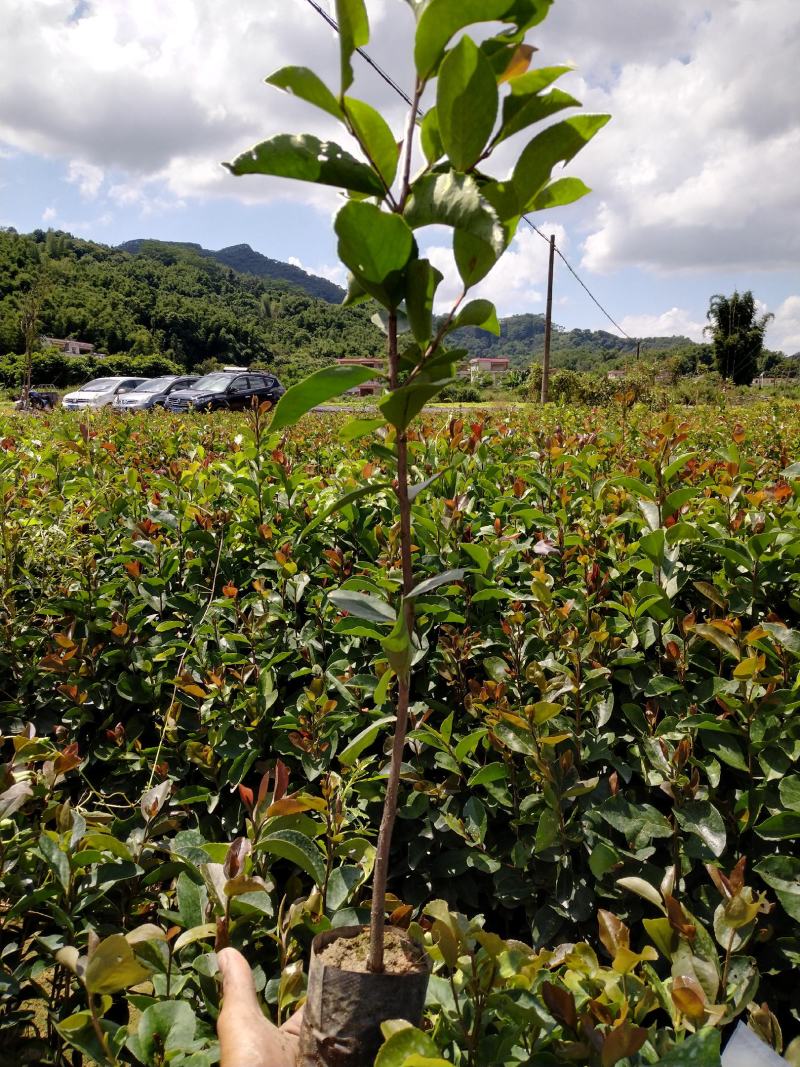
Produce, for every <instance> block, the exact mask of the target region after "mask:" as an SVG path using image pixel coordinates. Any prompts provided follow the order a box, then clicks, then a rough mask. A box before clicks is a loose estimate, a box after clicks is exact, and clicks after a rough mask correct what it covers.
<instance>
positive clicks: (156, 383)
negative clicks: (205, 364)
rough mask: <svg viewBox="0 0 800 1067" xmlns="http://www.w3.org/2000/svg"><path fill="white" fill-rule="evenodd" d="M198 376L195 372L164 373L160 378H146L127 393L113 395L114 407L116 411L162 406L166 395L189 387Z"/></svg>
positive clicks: (142, 409)
mask: <svg viewBox="0 0 800 1067" xmlns="http://www.w3.org/2000/svg"><path fill="white" fill-rule="evenodd" d="M198 377H199V375H197V374H183V375H177V374H166V375H164V376H163V377H162V378H148V379H147V381H144V382H142V384H141V385H137V386H136V388H135V389H132V390H131V391H130V392H129V393H120V395H119V396H115V397H114V407H115V408H116V409H117V410H118V411H147V410H149V409H150V408H157V407H163V406H164V404H165V403H166V401H167V397H168V396H170V395H171V394H172V393H174V392H175V390H176V389H191V388H192V386H193V385H194V383H195V382H196V381H197V379H198Z"/></svg>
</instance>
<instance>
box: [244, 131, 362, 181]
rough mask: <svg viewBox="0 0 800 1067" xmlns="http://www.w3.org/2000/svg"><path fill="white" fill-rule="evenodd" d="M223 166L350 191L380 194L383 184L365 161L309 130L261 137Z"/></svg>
mask: <svg viewBox="0 0 800 1067" xmlns="http://www.w3.org/2000/svg"><path fill="white" fill-rule="evenodd" d="M225 166H226V167H227V168H228V170H229V171H230V172H231V174H235V175H237V176H238V175H242V174H264V175H269V176H272V177H277V178H293V179H294V180H295V181H300V182H314V183H316V184H318V185H333V186H335V187H336V188H338V189H347V190H349V191H350V192H353V193H366V194H367V196H380V195H381V193H382V192H383V186H382V184H381V182H380V179H379V178H378V176H377V175H376V174H375V172H374V171H373V170H372V168H371V167H369V166H368V165H367V164H366V163H361V162H359V160H357V159H356V158H355V157H354V156H351V155H350V153H349V152H345V150H344V149H343V148H340V147H339V145H337V144H334V143H333V141H320V139H319V138H318V137H314V136H312V134H308V133H307V134H294V135H291V134H283V133H282V134H279V135H278V136H277V137H272V138H271V139H270V140H269V141H262V142H261V143H260V144H257V145H255V146H254V147H253V148H251V149H250V150H249V151H248V152H244V153H242V155H240V156H237V157H236V159H234V161H233V162H232V163H226V164H225Z"/></svg>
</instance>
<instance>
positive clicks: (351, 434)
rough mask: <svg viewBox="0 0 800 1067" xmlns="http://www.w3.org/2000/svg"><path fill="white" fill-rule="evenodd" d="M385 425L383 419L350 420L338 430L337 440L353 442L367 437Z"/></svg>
mask: <svg viewBox="0 0 800 1067" xmlns="http://www.w3.org/2000/svg"><path fill="white" fill-rule="evenodd" d="M385 425H386V420H385V419H351V420H350V421H349V422H346V423H345V424H344V426H343V427H342V428H341V430H339V435H338V436H339V440H340V441H354V440H355V439H356V438H357V437H368V436H370V435H371V434H372V433H373V432H374V431H375V430H379V429H380V428H381V426H385Z"/></svg>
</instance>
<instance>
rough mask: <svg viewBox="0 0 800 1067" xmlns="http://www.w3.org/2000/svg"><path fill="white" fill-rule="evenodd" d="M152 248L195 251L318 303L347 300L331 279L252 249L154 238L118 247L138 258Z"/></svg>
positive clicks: (333, 302) (248, 246)
mask: <svg viewBox="0 0 800 1067" xmlns="http://www.w3.org/2000/svg"><path fill="white" fill-rule="evenodd" d="M152 245H161V246H163V247H172V248H182V249H185V250H186V251H191V252H193V253H194V254H195V255H198V256H204V257H205V258H207V259H214V260H216V261H217V263H222V264H224V265H225V266H226V267H230V268H231V269H232V270H235V271H239V273H240V274H254V275H255V276H256V277H257V278H268V279H269V280H270V281H281V282H287V283H288V284H289V285H293V286H295V287H296V288H298V289H302V290H304V291H305V292H306V293H308V295H309V296H315V297H316V298H317V299H318V300H326V301H327V302H328V303H329V304H340V303H341V302H342V300H344V295H345V293H344V289H340V288H339V286H338V285H334V283H333V282H329V281H328V279H327V278H320V277H319V276H318V275H316V274H308V273H307V272H306V271H304V270H302V269H301V268H300V267H296V266H294V264H292V263H283V262H281V260H279V259H270V258H269V256H264V255H262V254H261V253H260V252H256V251H255V250H254V249H252V248H251V247H250V245H231V246H230V247H229V248H220V249H219V251H217V252H214V251H212V250H211V249H209V248H203V247H202V246H201V245H198V244H193V243H192V242H189V241H159V240H156V239H154V238H142V237H139V238H137V239H136V240H134V241H126V242H125V243H124V244H121V245H118V246H117V247H118V248H120V249H121V250H122V251H123V252H130V253H131V254H132V255H136V254H137V253H139V252H141V251H142V249H143V248H146V247H147V246H152Z"/></svg>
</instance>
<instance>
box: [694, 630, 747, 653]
mask: <svg viewBox="0 0 800 1067" xmlns="http://www.w3.org/2000/svg"><path fill="white" fill-rule="evenodd" d="M694 632H695V633H696V634H697V636H698V637H702V638H704V639H705V640H706V641H710V642H711V644H712V645H715V646H716V647H717V648H718V649H720V650H721V651H722V652H727V653H728V654H729V655H731V656H733V658H734V659H737V660H738V659H739V646H738V645H737V644H736V642H735V641H734V640H733V638H732V637H730V636H729V635H728V634H726V633H723V632H722V630H718V629H717V628H716V626H711V625H709V624H707V623H698V624H697V625H696V626H695V628H694Z"/></svg>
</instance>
